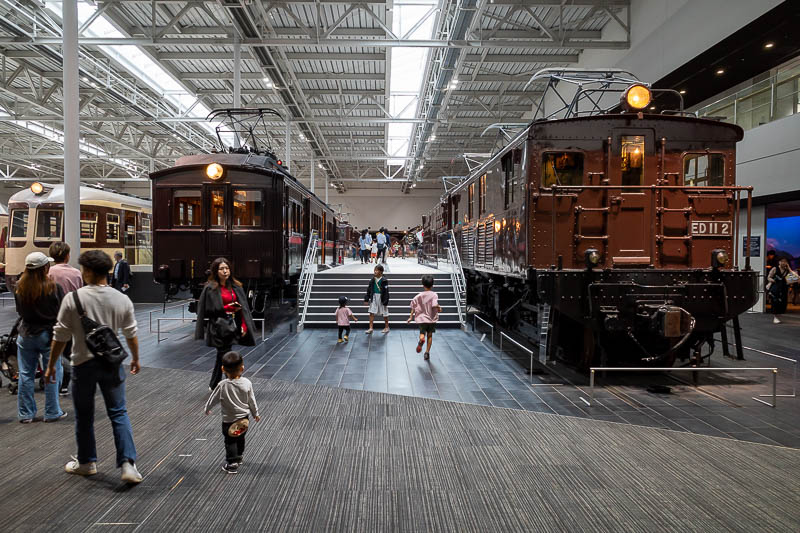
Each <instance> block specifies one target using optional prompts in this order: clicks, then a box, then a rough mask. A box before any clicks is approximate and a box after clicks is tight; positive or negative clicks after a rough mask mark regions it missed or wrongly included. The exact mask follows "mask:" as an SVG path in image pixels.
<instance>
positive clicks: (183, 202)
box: [172, 189, 202, 226]
mask: <svg viewBox="0 0 800 533" xmlns="http://www.w3.org/2000/svg"><path fill="white" fill-rule="evenodd" d="M201 204H202V198H201V193H200V189H176V190H175V191H173V193H172V225H173V226H199V225H200V214H201V209H202V207H201Z"/></svg>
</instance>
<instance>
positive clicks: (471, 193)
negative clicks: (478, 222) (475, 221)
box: [467, 183, 475, 221]
mask: <svg viewBox="0 0 800 533" xmlns="http://www.w3.org/2000/svg"><path fill="white" fill-rule="evenodd" d="M467 196H468V202H467V221H469V220H472V214H473V210H472V209H473V206H474V205H475V184H474V183H473V184H471V185H470V186H469V188H468V189H467Z"/></svg>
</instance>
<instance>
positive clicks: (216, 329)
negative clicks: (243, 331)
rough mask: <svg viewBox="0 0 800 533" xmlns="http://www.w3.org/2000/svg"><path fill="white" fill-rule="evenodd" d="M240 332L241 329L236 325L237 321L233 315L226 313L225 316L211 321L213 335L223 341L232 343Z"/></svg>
mask: <svg viewBox="0 0 800 533" xmlns="http://www.w3.org/2000/svg"><path fill="white" fill-rule="evenodd" d="M238 330H239V327H238V326H237V325H236V319H235V318H234V317H233V315H229V314H227V313H225V316H220V317H217V318H215V319H214V320H212V321H211V333H212V335H213V336H214V337H215V338H217V339H219V340H221V341H228V340H231V341H232V340H233V339H235V338H236V333H237V332H238Z"/></svg>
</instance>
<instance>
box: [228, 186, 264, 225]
mask: <svg viewBox="0 0 800 533" xmlns="http://www.w3.org/2000/svg"><path fill="white" fill-rule="evenodd" d="M261 196H262V195H261V191H256V190H246V189H237V190H234V191H233V221H234V225H236V226H239V227H242V226H246V227H260V226H261V212H262V211H263V205H264V204H263V202H262V198H261Z"/></svg>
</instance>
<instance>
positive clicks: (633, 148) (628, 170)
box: [620, 135, 644, 185]
mask: <svg viewBox="0 0 800 533" xmlns="http://www.w3.org/2000/svg"><path fill="white" fill-rule="evenodd" d="M621 141H622V147H621V148H622V150H621V152H620V154H621V157H620V166H621V170H622V185H642V184H643V183H644V136H643V135H623V136H622V137H621Z"/></svg>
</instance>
